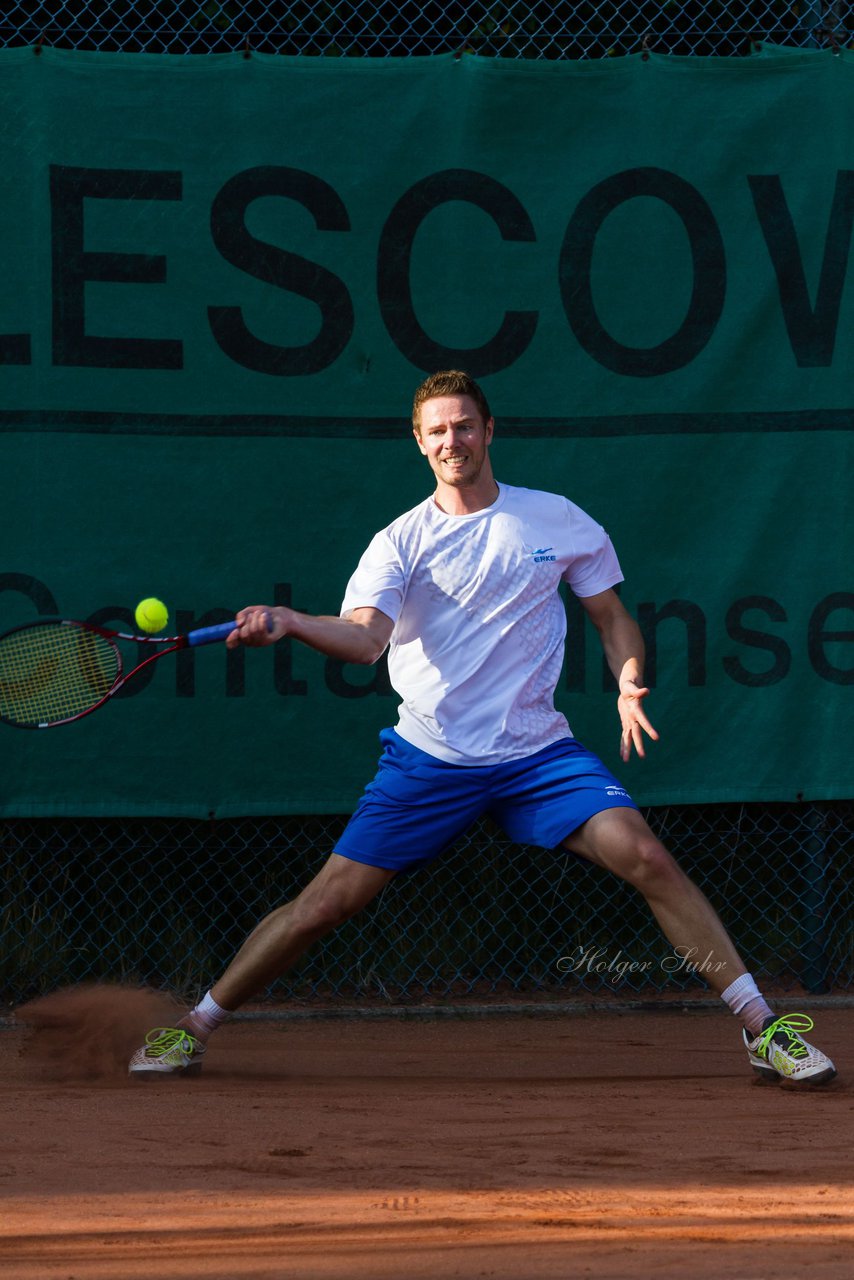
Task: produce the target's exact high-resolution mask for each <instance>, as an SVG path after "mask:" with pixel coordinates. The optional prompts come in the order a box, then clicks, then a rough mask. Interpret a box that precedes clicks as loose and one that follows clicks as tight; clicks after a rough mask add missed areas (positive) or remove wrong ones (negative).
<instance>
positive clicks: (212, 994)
mask: <svg viewBox="0 0 854 1280" xmlns="http://www.w3.org/2000/svg"><path fill="white" fill-rule="evenodd" d="M394 875H395V873H394V872H393V871H386V870H384V869H383V868H381V867H369V866H367V865H365V864H364V863H361V862H353V861H351V859H349V858H342V857H340V856H339V855H338V854H336V853H333V854H332V855H331V856H330V858H329V859H328V860H327V862H325V863H324V865H323V867H322V868H321V870H320V871H319V872H318V873H317V875H316V876H315V877H314V879H313V880H311V881H310V882H309V883H308V884H307V885H306V887H305V888H304V889H303V891H302V892H301V893H300V894H299V896H298V897H296V898H295V899H294V900H293V902H288V903H286V904H285V906H283V907H277V908H276V910H275V911H271V912H270V914H269V915H268V916H265V917H264V919H263V920H262V921H261V922H260V923H259V924H258V925H256V927H255V928H254V929H253V930H252V932H251V933H250V935H249V937H248V938H247V939H246V941H245V942H244V944H243V946H242V947H241V948H240V950H239V951H238V953H237V955H236V956H235V957H234V959H233V960H232V962H231V964H230V965H229V966H228V968H227V969H226V971H225V973H224V974H223V975H222V977H221V978H220V979H219V981H218V982H217V983H216V984H215V986H214V987H212V989H211V990H210V991H209V992H208V993H207V995H206V996H205V997H204V999H203V1000H202V1001H201V1002H200V1003H199V1004H198V1005H196V1007H195V1009H192V1010H190V1012H189V1013H187V1014H185V1015H184V1017H182V1018H181V1019H180V1020H179V1022H178V1023H177V1025H175V1026H172V1027H156V1028H154V1030H152V1031H150V1032H149V1033H148V1035H147V1036H146V1039H145V1044H144V1045H142V1046H141V1047H140V1048H139V1049H137V1051H136V1052H135V1053H134V1054H133V1055H132V1057H131V1060H130V1063H129V1065H128V1071H129V1074H130V1075H131V1076H132V1077H133V1078H136V1079H141V1080H144V1079H159V1078H163V1077H168V1076H173V1077H174V1076H187V1075H195V1074H196V1073H197V1072H198V1071H199V1070H200V1068H201V1065H202V1058H203V1057H204V1054H205V1042H206V1040H207V1037H208V1036H209V1035H210V1034H211V1032H213V1031H214V1030H216V1028H217V1026H219V1024H220V1023H221V1022H222V1021H224V1019H225V1018H226V1017H227V1016H228V1014H229V1013H233V1012H234V1011H235V1010H236V1009H239V1008H240V1006H241V1005H242V1004H244V1003H245V1002H246V1001H247V1000H249V999H250V998H251V997H252V996H254V995H257V994H258V992H259V991H263V989H264V988H265V987H266V986H268V985H269V983H271V982H273V981H275V979H276V978H279V977H281V975H282V974H283V973H286V972H287V971H288V969H290V968H291V966H292V965H293V964H294V963H295V962H296V961H297V960H298V959H299V958H300V956H301V955H302V954H303V953H304V952H305V951H306V950H307V948H308V947H309V946H310V945H311V944H312V942H316V941H317V940H318V938H322V937H323V936H324V935H325V934H327V933H330V932H331V931H332V930H333V929H334V928H336V926H337V925H340V924H343V923H344V921H345V920H349V919H350V917H351V916H354V915H355V914H356V913H357V912H358V911H361V909H362V908H363V907H365V906H367V904H368V903H369V902H370V901H371V900H372V899H373V898H375V897H376V896H377V894H378V893H379V892H380V891H381V890H382V889H384V888H385V886H386V885H387V884H388V882H389V881H390V880H391V879H393V877H394Z"/></svg>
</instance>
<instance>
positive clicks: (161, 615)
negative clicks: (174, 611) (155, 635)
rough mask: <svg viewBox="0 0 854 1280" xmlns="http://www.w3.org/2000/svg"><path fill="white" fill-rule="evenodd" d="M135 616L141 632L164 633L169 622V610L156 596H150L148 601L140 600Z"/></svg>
mask: <svg viewBox="0 0 854 1280" xmlns="http://www.w3.org/2000/svg"><path fill="white" fill-rule="evenodd" d="M133 616H134V617H135V618H136V625H137V626H138V627H139V629H140V631H147V632H154V631H162V630H163V628H164V627H165V626H166V623H167V622H168V621H169V610H168V609H167V608H166V605H165V604H164V603H163V601H162V600H158V599H157V597H156V596H148V598H147V599H145V600H140V602H139V604H138V605H137V606H136V611H135V613H134V615H133Z"/></svg>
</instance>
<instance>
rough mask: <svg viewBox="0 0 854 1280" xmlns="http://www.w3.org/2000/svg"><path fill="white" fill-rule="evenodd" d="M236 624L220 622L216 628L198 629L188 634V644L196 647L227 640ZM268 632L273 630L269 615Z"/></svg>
mask: <svg viewBox="0 0 854 1280" xmlns="http://www.w3.org/2000/svg"><path fill="white" fill-rule="evenodd" d="M236 625H237V624H236V623H234V622H219V623H217V625H216V626H215V627H198V628H197V629H196V630H195V631H188V632H187V644H188V645H190V646H195V645H197V644H217V643H218V642H219V641H220V640H225V639H226V637H228V636H230V635H231V633H232V631H234V630H235V628H236ZM267 630H268V631H272V630H273V619H272V618H271V617H270V615H269V613H268V614H267Z"/></svg>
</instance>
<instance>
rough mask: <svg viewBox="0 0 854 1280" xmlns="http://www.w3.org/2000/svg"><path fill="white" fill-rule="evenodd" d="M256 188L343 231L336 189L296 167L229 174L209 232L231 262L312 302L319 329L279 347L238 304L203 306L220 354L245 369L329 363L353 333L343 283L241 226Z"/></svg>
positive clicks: (322, 225)
mask: <svg viewBox="0 0 854 1280" xmlns="http://www.w3.org/2000/svg"><path fill="white" fill-rule="evenodd" d="M263 196H283V197H284V198H285V199H287V200H296V201H297V203H298V204H301V205H303V206H304V207H305V208H306V209H308V211H309V213H310V214H311V215H312V217H313V218H314V223H315V226H316V227H317V229H318V231H349V230H350V219H349V218H348V216H347V210H346V208H345V206H344V203H343V201H342V200H341V197H340V196H339V195H338V193H337V192H336V191H335V190H333V188H332V187H330V186H329V184H328V183H326V182H323V181H322V179H320V178H318V177H315V175H314V174H312V173H304V172H303V171H302V170H301V169H289V168H285V167H284V166H278V165H259V166H258V168H256V169H246V170H244V172H243V173H238V174H235V176H234V177H233V178H230V179H229V181H228V182H226V184H225V186H224V187H223V188H222V190H221V191H219V192H218V193H217V195H216V198H215V199H214V202H213V206H212V208H211V235H212V236H213V241H214V244H215V245H216V247H217V249H218V250H219V252H220V253H221V254H222V256H223V257H224V258H225V259H226V261H227V262H230V263H231V264H232V266H235V267H237V268H238V269H239V270H240V271H245V272H246V274H247V275H250V276H254V278H255V279H256V280H264V281H266V283H267V284H273V285H275V286H276V288H277V289H287V290H288V291H289V292H290V293H295V294H297V295H298V296H299V297H300V298H308V300H309V301H310V302H314V303H315V304H316V305H317V306H318V307H319V308H320V313H321V317H322V325H321V329H320V333H319V334H318V335H317V337H316V338H313V339H312V341H311V342H307V343H305V345H304V346H301V347H279V346H276V345H274V344H273V343H271V342H264V341H263V340H262V339H261V338H257V337H256V336H255V334H254V333H251V332H250V331H249V329H248V328H247V327H246V324H245V322H244V320H243V315H242V312H241V309H240V307H208V320H209V322H210V326H211V332H212V333H213V336H214V338H215V339H216V341H217V343H218V345H219V346H220V347H221V348H222V350H223V351H224V352H225V354H226V355H227V356H228V357H229V358H230V359H231V360H234V361H235V362H236V363H237V364H242V365H243V367H244V368H245V369H254V370H255V372H256V373H272V374H277V375H279V376H280V377H286V376H290V377H298V376H299V375H301V374H309V373H320V371H321V370H322V369H326V368H327V367H328V366H329V365H331V364H333V363H334V362H335V361H336V360H337V359H338V357H339V356H340V354H341V352H342V351H343V350H344V348H345V347H346V346H347V343H348V342H349V341H350V338H351V336H352V333H353V325H354V323H355V316H354V312H353V302H352V300H351V298H350V295H349V293H348V292H347V287H346V285H345V284H344V282H343V281H342V280H339V278H338V276H336V275H333V274H332V272H331V271H327V270H326V268H325V267H321V266H319V265H318V263H316V262H310V261H309V259H308V258H301V257H300V256H299V255H298V254H296V253H289V252H288V251H287V250H286V249H279V248H277V247H276V246H275V245H272V244H267V243H265V241H263V240H257V239H256V238H255V236H253V235H252V234H251V233H250V232H249V231H247V229H246V211H247V209H248V208H249V206H250V205H251V204H252V202H253V201H254V200H259V199H261V198H262V197H263Z"/></svg>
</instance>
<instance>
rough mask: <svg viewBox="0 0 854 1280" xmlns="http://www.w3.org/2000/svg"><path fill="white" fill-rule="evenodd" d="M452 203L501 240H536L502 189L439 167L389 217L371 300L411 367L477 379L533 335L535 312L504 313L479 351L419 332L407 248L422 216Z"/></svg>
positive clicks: (508, 360)
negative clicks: (488, 223)
mask: <svg viewBox="0 0 854 1280" xmlns="http://www.w3.org/2000/svg"><path fill="white" fill-rule="evenodd" d="M452 200H462V201H465V202H467V203H468V204H473V205H476V206H477V208H478V209H482V210H483V211H484V213H487V214H489V216H490V218H492V220H493V222H494V223H495V224H496V226H497V227H498V229H499V231H500V232H501V238H502V240H514V241H533V240H536V235H535V233H534V228H533V225H532V223H531V219H530V218H529V217H528V214H527V212H526V211H525V208H524V206H523V205H522V204H520V202H519V200H518V199H517V198H516V196H515V195H514V194H513V192H512V191H510V190H509V188H508V187H505V186H503V185H502V184H501V183H500V182H496V180H495V179H494V178H490V177H488V176H487V175H486V174H484V173H476V172H475V171H474V170H472V169H445V170H444V171H443V172H441V173H434V174H431V175H430V177H429V178H423V179H422V180H421V181H420V182H416V184H415V186H414V187H410V188H409V190H408V191H407V192H405V193H404V195H402V196H401V198H400V199H399V200H398V202H397V204H396V205H395V206H394V208H393V209H392V211H391V213H390V214H389V217H388V221H387V222H386V224H385V226H384V227H383V231H382V235H381V236H380V247H379V253H378V255H377V296H378V298H379V304H380V310H381V312H382V317H383V321H384V322H385V327H386V329H387V330H388V332H389V336H390V337H391V340H392V342H393V343H394V344H395V346H396V347H397V349H398V350H399V351H400V352H402V354H403V355H404V356H405V357H406V359H407V360H409V361H410V363H411V364H414V365H415V366H416V367H417V368H419V369H447V368H453V367H457V368H462V369H467V370H468V371H469V373H471V375H472V376H473V377H475V378H482V377H484V375H486V374H488V373H497V372H498V370H499V369H506V368H507V367H508V365H511V364H513V362H514V361H515V360H518V359H519V356H521V355H522V353H523V352H524V351H525V350H526V348H527V347H528V345H529V344H530V342H531V339H532V338H533V336H534V331H535V329H536V327H537V313H536V311H507V312H505V315H504V319H503V320H502V322H501V327H500V329H499V330H498V332H497V333H496V334H495V335H494V336H493V337H492V338H490V340H489V341H488V342H485V343H484V344H483V346H481V347H446V346H445V345H444V344H443V343H441V342H434V341H433V339H432V338H430V337H429V336H428V335H427V334H426V333H425V332H424V330H423V329H422V328H421V325H420V324H419V322H418V317H417V316H416V314H415V307H414V305H413V302H412V287H411V283H410V262H411V258H412V246H413V243H414V241H415V236H416V234H417V232H418V228H419V227H420V226H421V223H422V222H423V221H424V219H425V218H426V217H427V215H428V213H431V212H432V211H433V210H434V209H436V208H438V206H439V205H442V204H448V203H449V202H450V201H452ZM472 287H473V288H474V287H475V286H474V285H473V286H472Z"/></svg>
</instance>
